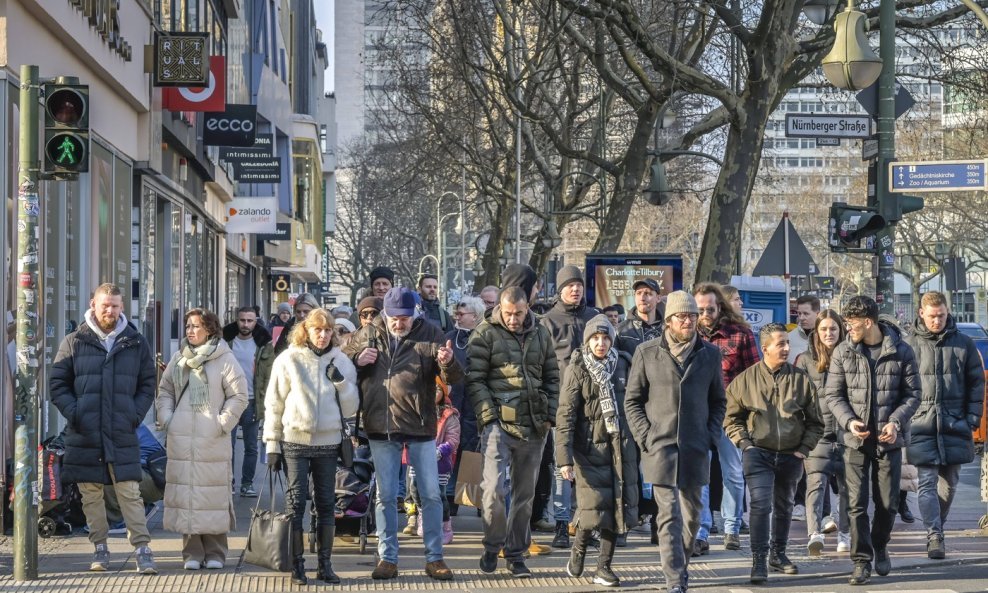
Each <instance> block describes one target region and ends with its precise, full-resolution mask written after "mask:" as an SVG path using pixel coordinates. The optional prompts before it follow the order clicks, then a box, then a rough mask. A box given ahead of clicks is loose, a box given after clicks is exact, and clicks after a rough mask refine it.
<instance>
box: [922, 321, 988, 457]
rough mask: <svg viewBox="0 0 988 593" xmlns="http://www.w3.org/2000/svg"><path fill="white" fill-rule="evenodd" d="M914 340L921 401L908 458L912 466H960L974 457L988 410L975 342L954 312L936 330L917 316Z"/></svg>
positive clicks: (981, 368)
mask: <svg viewBox="0 0 988 593" xmlns="http://www.w3.org/2000/svg"><path fill="white" fill-rule="evenodd" d="M909 343H910V345H911V346H912V347H913V350H914V352H915V353H916V364H917V365H918V367H919V378H920V384H921V385H922V399H921V400H920V403H919V408H918V409H917V410H916V413H915V414H914V415H913V418H912V430H911V433H910V435H911V439H910V441H909V446H908V448H907V449H906V458H907V459H908V461H909V463H911V464H913V465H955V464H961V463H969V462H971V461H973V460H974V440H973V439H972V431H973V430H974V428H975V427H977V426H978V425H979V424H980V423H981V416H982V414H983V413H984V395H985V375H984V367H983V365H982V362H981V356H980V355H979V354H978V348H977V347H976V346H975V345H974V341H973V340H971V338H969V337H968V336H966V335H964V334H962V333H961V332H959V331H958V330H957V323H956V322H955V321H954V318H953V316H951V315H948V316H947V325H946V327H945V328H944V330H943V331H942V332H940V333H937V334H934V333H932V332H930V330H928V329H927V328H926V325H925V324H924V323H923V320H922V319H916V322H915V324H914V325H913V334H912V336H910V338H909Z"/></svg>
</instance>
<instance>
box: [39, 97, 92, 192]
mask: <svg viewBox="0 0 988 593" xmlns="http://www.w3.org/2000/svg"><path fill="white" fill-rule="evenodd" d="M44 93H45V140H44V145H43V147H42V149H43V150H44V165H43V168H42V172H43V173H44V174H46V175H50V176H55V177H74V176H75V175H77V174H79V173H85V172H87V171H89V86H88V85H84V84H65V83H63V82H60V81H59V80H58V79H56V81H55V82H49V83H45V85H44Z"/></svg>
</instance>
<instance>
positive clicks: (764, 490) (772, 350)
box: [724, 323, 823, 584]
mask: <svg viewBox="0 0 988 593" xmlns="http://www.w3.org/2000/svg"><path fill="white" fill-rule="evenodd" d="M759 337H760V338H761V343H762V354H763V356H762V361H761V362H760V363H758V364H755V365H753V366H751V367H748V369H747V370H745V371H744V372H743V373H741V374H740V375H738V377H737V378H736V379H735V380H734V381H731V384H730V385H729V386H728V387H727V415H726V416H725V418H724V429H725V430H726V431H727V436H728V437H730V439H731V441H732V442H733V443H734V444H735V445H737V446H738V447H739V448H740V449H741V459H742V466H743V467H744V479H745V481H746V482H747V483H748V489H749V491H750V492H751V496H750V497H749V499H748V500H749V501H750V504H751V557H752V565H751V582H752V583H756V584H757V583H764V582H765V580H766V579H767V578H768V566H766V560H767V561H768V565H769V566H771V567H772V570H775V571H778V572H784V573H785V574H796V573H797V572H798V571H799V569H798V568H797V567H796V565H795V564H793V563H792V562H791V561H790V560H789V558H788V557H787V556H786V544H787V543H788V541H789V524H790V523H791V522H792V508H793V499H794V498H795V496H796V484H798V483H799V478H800V477H801V476H802V474H803V460H804V459H806V456H807V455H808V454H809V452H810V450H811V449H813V447H815V446H816V444H817V442H819V440H820V436H821V435H823V418H822V417H821V415H820V407H819V404H818V403H817V395H816V388H815V387H814V386H813V381H812V380H811V379H810V378H809V376H808V375H807V374H806V373H804V372H803V371H801V370H799V369H797V368H796V367H795V366H793V365H791V364H789V363H788V362H786V360H787V358H788V357H789V334H788V332H787V331H786V327H785V326H784V325H781V324H778V323H769V324H768V325H765V326H763V327H762V329H761V331H760V332H759ZM770 517H771V519H770ZM769 521H771V526H770V525H769ZM770 527H771V536H772V537H771V545H770V544H769V528H770ZM770 547H771V553H769V548H770ZM766 556H768V557H767V558H766Z"/></svg>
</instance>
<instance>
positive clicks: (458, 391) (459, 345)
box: [444, 329, 477, 451]
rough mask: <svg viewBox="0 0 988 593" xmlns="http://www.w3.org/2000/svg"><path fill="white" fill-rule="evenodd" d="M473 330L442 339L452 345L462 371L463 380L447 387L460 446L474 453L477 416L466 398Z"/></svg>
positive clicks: (461, 331)
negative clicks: (457, 414) (457, 421)
mask: <svg viewBox="0 0 988 593" xmlns="http://www.w3.org/2000/svg"><path fill="white" fill-rule="evenodd" d="M472 333H473V330H466V329H454V330H453V331H451V332H449V333H447V334H446V335H445V336H444V337H445V339H446V340H449V341H450V342H452V343H453V356H455V357H456V362H458V363H460V368H461V369H463V374H464V378H463V380H462V381H458V382H456V383H453V384H452V385H450V386H449V399H450V401H451V402H453V406H454V407H455V408H456V409H457V410H458V411H459V412H460V445H461V446H462V447H463V449H464V450H466V451H475V450H476V448H477V416H476V414H474V413H473V404H471V403H470V398H469V397H467V381H466V376H465V375H466V374H467V373H469V372H470V366H469V364H468V363H469V360H470V358H469V356H468V352H467V348H468V345H469V341H470V335H471V334H472Z"/></svg>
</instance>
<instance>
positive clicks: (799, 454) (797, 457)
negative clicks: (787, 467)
mask: <svg viewBox="0 0 988 593" xmlns="http://www.w3.org/2000/svg"><path fill="white" fill-rule="evenodd" d="M793 455H795V456H796V459H806V455H803V453H802V452H800V451H796V452H795V453H793Z"/></svg>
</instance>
